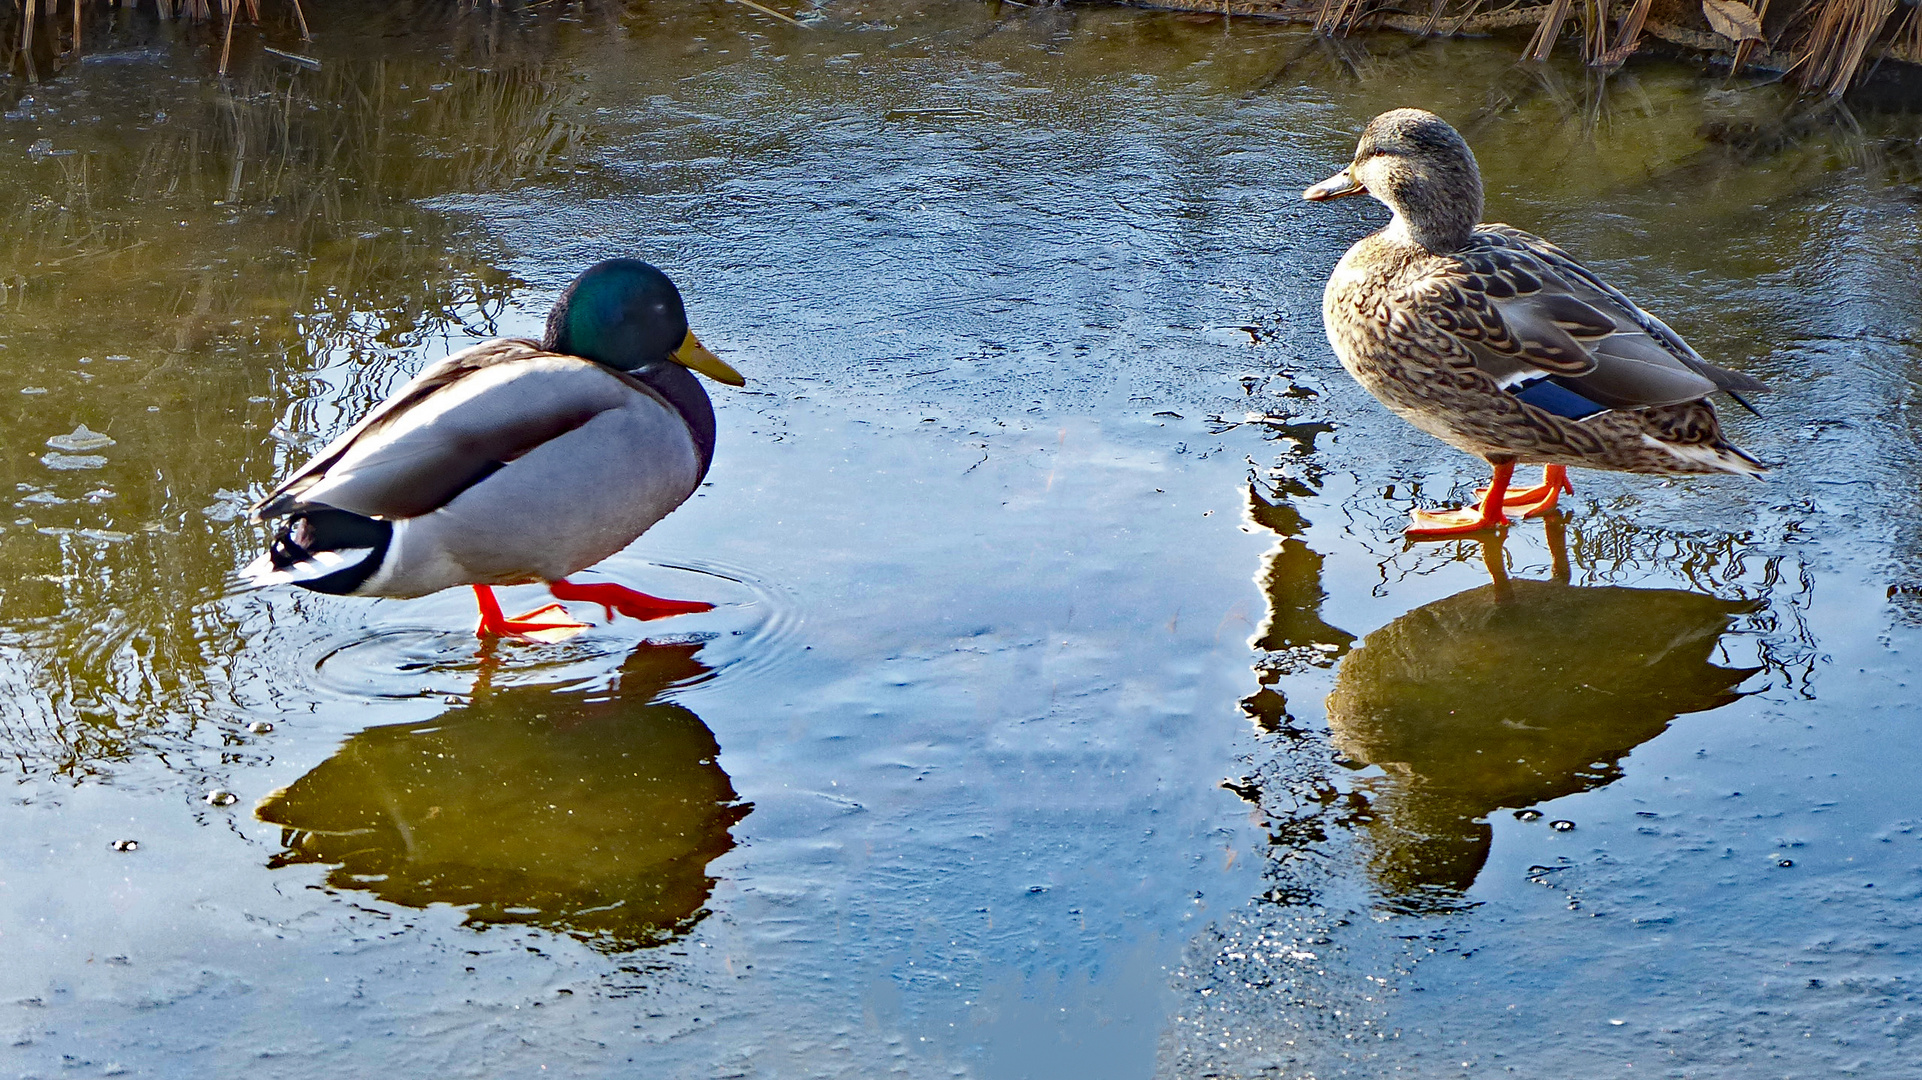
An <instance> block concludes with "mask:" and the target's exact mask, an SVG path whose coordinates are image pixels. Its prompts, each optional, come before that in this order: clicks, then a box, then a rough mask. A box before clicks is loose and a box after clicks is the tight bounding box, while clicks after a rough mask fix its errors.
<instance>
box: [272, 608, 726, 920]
mask: <svg viewBox="0 0 1922 1080" xmlns="http://www.w3.org/2000/svg"><path fill="white" fill-rule="evenodd" d="M699 649H700V645H699V644H682V645H654V644H643V645H642V646H641V647H640V648H638V649H636V650H635V652H634V653H633V654H632V655H631V656H629V657H628V659H627V661H626V662H625V663H624V664H623V665H622V668H621V670H620V673H619V678H618V681H617V683H616V684H615V685H614V686H612V687H611V688H606V689H599V690H593V691H590V690H567V689H563V690H555V689H554V688H552V687H551V686H521V687H511V688H506V689H500V690H489V689H487V688H485V687H484V686H483V687H481V688H480V689H477V691H476V693H475V694H474V696H473V699H472V701H471V702H470V703H469V704H466V705H464V706H462V707H460V708H456V709H454V710H452V711H450V712H447V713H445V714H443V715H441V716H439V717H436V718H434V719H432V720H426V721H421V722H418V723H409V724H392V725H386V726H382V727H374V728H369V729H367V730H365V731H362V732H360V733H359V734H357V735H354V736H352V737H351V738H349V739H348V740H347V742H346V744H345V745H343V746H342V747H341V748H340V750H339V751H338V752H337V753H335V754H334V756H333V757H331V758H329V759H327V760H326V761H324V762H322V763H321V764H320V765H318V766H316V767H315V768H314V769H313V771H311V772H309V773H308V774H307V775H305V776H303V777H301V778H300V779H299V780H296V781H294V782H293V783H292V784H290V785H289V786H287V787H285V788H283V789H281V790H280V791H277V792H275V793H273V794H272V795H269V796H267V798H265V799H263V800H262V801H261V803H260V806H259V807H258V808H257V809H256V810H255V814H256V815H257V816H258V817H259V818H260V819H261V820H262V821H266V822H271V823H273V824H276V825H279V826H281V827H282V832H281V842H282V843H283V844H284V845H285V849H284V850H283V851H281V852H280V853H279V854H277V855H275V856H274V857H273V858H272V859H271V860H270V862H269V866H271V867H275V868H278V867H283V866H292V865H297V864H302V863H317V864H322V865H327V866H329V867H331V869H330V870H329V871H328V873H327V883H328V884H329V885H330V886H332V887H334V888H338V889H355V890H364V891H366V892H370V893H372V894H374V895H375V896H378V897H380V898H381V899H383V900H387V901H390V902H392V903H396V904H402V905H405V906H408V907H416V908H424V907H426V906H428V905H429V904H435V903H446V904H452V905H455V906H457V907H464V908H466V909H467V921H468V923H469V924H470V925H482V926H484V925H490V924H501V923H519V924H525V925H530V926H538V927H542V928H545V929H548V930H553V931H556V932H559V933H564V934H568V935H570V936H573V937H575V938H579V939H580V940H582V941H584V942H586V943H588V944H589V945H591V946H593V947H594V948H597V949H600V950H602V951H605V952H624V951H629V950H633V949H640V948H646V947H648V946H652V945H659V944H662V943H664V942H667V941H670V940H672V939H674V938H676V937H678V936H679V935H681V934H683V933H685V932H686V931H687V930H688V929H689V928H690V927H692V926H693V925H694V924H695V923H696V922H698V921H699V920H700V918H701V916H702V915H703V914H704V908H703V905H704V904H705V903H706V902H707V897H708V894H709V892H710V890H711V889H712V888H713V884H714V879H713V878H711V877H709V876H708V874H707V865H708V863H709V862H711V861H712V860H713V859H715V858H717V857H718V856H720V855H721V854H723V853H725V852H726V851H728V850H729V849H730V848H732V847H733V846H734V841H733V838H732V836H731V835H730V834H729V829H730V828H731V827H732V826H733V825H734V823H735V822H737V821H739V820H741V818H743V817H745V816H746V815H747V813H748V811H749V810H750V809H751V808H750V807H749V806H747V805H746V804H743V803H741V802H740V801H739V799H738V797H737V796H736V794H735V791H734V787H733V784H732V783H731V782H730V781H729V779H728V776H727V773H726V772H724V771H722V769H721V767H720V765H719V764H717V762H716V760H715V759H716V757H717V756H718V754H719V752H720V747H719V745H718V744H717V743H716V742H715V740H714V735H713V733H712V732H710V731H709V730H708V728H707V725H705V724H703V723H702V722H701V719H700V717H698V716H696V715H694V714H693V713H692V712H689V711H688V710H687V709H685V708H683V707H682V706H680V705H678V704H674V703H672V702H664V701H660V700H658V697H659V695H660V694H661V693H662V692H663V691H664V690H666V689H667V688H669V687H672V686H676V685H682V684H685V683H686V682H688V681H690V680H692V679H695V678H698V677H700V676H701V675H703V674H705V673H706V672H707V670H708V668H707V667H706V666H705V665H703V664H702V663H701V662H700V661H699V660H698V659H696V657H695V653H696V652H698V651H699Z"/></svg>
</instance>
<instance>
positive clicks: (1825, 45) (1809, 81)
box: [1796, 0, 1897, 97]
mask: <svg viewBox="0 0 1922 1080" xmlns="http://www.w3.org/2000/svg"><path fill="white" fill-rule="evenodd" d="M1896 3H1897V0H1826V2H1825V3H1823V4H1822V7H1821V10H1820V11H1819V12H1817V14H1816V17H1815V26H1814V28H1813V29H1811V30H1810V31H1809V36H1808V41H1807V43H1806V46H1805V49H1804V52H1803V54H1802V59H1801V60H1800V61H1798V62H1797V65H1796V66H1797V67H1798V68H1799V69H1800V76H1799V81H1800V82H1801V84H1802V86H1803V87H1804V88H1805V89H1810V90H1814V89H1817V88H1820V89H1821V90H1822V91H1823V92H1825V93H1827V94H1828V96H1830V97H1840V96H1841V94H1842V92H1843V91H1844V90H1847V89H1848V88H1849V83H1851V82H1853V81H1855V76H1856V74H1857V73H1858V72H1859V71H1861V69H1862V60H1863V58H1864V57H1865V56H1867V55H1868V51H1869V46H1870V45H1873V44H1874V43H1875V39H1876V38H1877V37H1878V36H1880V35H1881V33H1882V28H1883V27H1884V26H1886V25H1888V21H1889V16H1891V15H1893V14H1895V8H1896Z"/></svg>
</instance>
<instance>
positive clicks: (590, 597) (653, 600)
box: [547, 578, 714, 622]
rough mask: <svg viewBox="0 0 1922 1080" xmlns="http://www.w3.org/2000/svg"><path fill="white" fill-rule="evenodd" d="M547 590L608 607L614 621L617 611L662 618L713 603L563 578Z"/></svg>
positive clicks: (708, 607)
mask: <svg viewBox="0 0 1922 1080" xmlns="http://www.w3.org/2000/svg"><path fill="white" fill-rule="evenodd" d="M547 591H548V592H551V593H553V594H554V596H555V598H557V599H560V600H586V601H589V602H590V603H595V604H599V605H601V607H602V608H605V609H606V611H607V618H608V621H610V622H611V621H613V619H614V613H615V612H616V611H618V612H620V613H621V614H623V615H625V616H627V617H628V618H630V619H640V620H642V621H646V620H648V619H665V618H667V617H668V616H670V615H692V614H694V613H695V612H699V611H712V610H714V605H713V604H709V603H704V602H702V601H700V600H668V599H665V598H663V597H659V596H649V595H648V594H646V593H644V592H635V591H634V590H633V589H629V588H626V587H624V586H621V585H612V584H606V583H597V584H593V585H576V584H574V583H573V582H571V581H568V580H567V579H566V578H562V579H561V580H559V581H556V582H554V583H553V584H552V585H549V586H548V587H547Z"/></svg>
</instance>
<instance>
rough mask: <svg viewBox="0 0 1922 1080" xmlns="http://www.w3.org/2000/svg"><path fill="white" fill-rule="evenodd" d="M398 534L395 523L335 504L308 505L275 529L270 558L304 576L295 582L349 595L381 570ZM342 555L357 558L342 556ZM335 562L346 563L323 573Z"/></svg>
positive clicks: (322, 590)
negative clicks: (319, 506)
mask: <svg viewBox="0 0 1922 1080" xmlns="http://www.w3.org/2000/svg"><path fill="white" fill-rule="evenodd" d="M393 539H394V526H393V524H392V523H391V522H386V521H381V520H379V519H377V518H370V517H366V516H364V515H361V514H355V513H351V512H349V511H346V510H335V509H333V508H331V507H328V508H322V509H317V510H304V511H302V512H300V513H298V514H295V515H294V516H293V517H290V518H288V519H287V520H286V521H285V522H284V523H283V524H282V525H281V526H280V528H279V529H277V530H275V532H274V542H273V545H272V546H271V547H269V548H268V549H267V557H268V559H269V560H271V561H272V563H273V566H274V569H275V570H284V571H290V572H293V573H295V574H297V575H298V576H297V577H296V578H295V579H294V581H293V584H296V585H299V586H300V587H301V588H303V589H312V590H314V591H315V592H324V593H333V594H335V595H337V596H345V595H347V594H349V593H352V592H353V591H354V590H355V589H358V588H360V587H361V585H363V584H364V583H366V581H367V579H368V578H369V577H372V576H373V574H374V571H376V570H378V569H380V564H381V562H382V560H384V559H385V558H386V557H387V546H388V544H390V543H392V542H393ZM330 555H332V556H334V557H333V558H328V556H330ZM340 555H347V556H349V557H350V558H351V560H352V561H342V560H340V558H339V556H340ZM330 562H340V568H339V569H337V570H333V571H331V572H321V571H322V570H323V568H324V567H325V566H326V565H327V564H329V563H330Z"/></svg>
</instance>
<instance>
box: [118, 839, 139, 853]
mask: <svg viewBox="0 0 1922 1080" xmlns="http://www.w3.org/2000/svg"><path fill="white" fill-rule="evenodd" d="M113 849H114V850H115V851H139V850H140V841H138V840H115V841H114V842H113Z"/></svg>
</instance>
